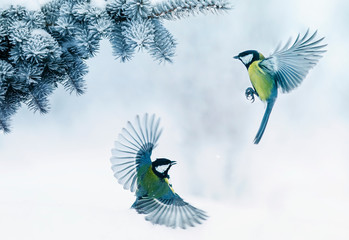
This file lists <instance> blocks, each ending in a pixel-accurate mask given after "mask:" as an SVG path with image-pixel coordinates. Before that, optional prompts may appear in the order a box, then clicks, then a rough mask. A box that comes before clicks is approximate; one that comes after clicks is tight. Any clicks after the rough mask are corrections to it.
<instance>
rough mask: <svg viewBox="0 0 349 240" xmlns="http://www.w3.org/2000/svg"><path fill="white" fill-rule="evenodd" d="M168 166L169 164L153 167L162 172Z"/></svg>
mask: <svg viewBox="0 0 349 240" xmlns="http://www.w3.org/2000/svg"><path fill="white" fill-rule="evenodd" d="M169 166H170V165H169V164H166V165H159V166H157V167H155V170H156V171H158V172H159V173H164V172H165V171H166V170H167V168H168V167H169Z"/></svg>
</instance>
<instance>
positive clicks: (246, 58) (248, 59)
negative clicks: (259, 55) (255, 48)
mask: <svg viewBox="0 0 349 240" xmlns="http://www.w3.org/2000/svg"><path fill="white" fill-rule="evenodd" d="M252 58H253V54H248V55H246V56H243V57H240V59H241V61H242V62H243V63H244V64H249V63H250V62H251V61H252Z"/></svg>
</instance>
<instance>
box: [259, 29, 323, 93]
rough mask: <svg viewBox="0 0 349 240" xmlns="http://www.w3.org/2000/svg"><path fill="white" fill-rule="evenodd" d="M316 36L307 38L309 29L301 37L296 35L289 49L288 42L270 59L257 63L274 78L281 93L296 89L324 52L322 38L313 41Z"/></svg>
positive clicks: (314, 34)
mask: <svg viewBox="0 0 349 240" xmlns="http://www.w3.org/2000/svg"><path fill="white" fill-rule="evenodd" d="M316 34H317V31H315V32H314V33H313V34H312V35H311V36H309V29H308V30H307V32H306V33H305V34H304V36H303V37H300V35H299V34H298V36H297V38H296V40H295V41H294V43H293V44H292V46H291V47H289V43H290V41H288V43H287V44H286V45H285V46H284V47H283V48H281V49H280V50H279V47H278V48H277V50H276V51H275V52H274V53H273V54H272V55H271V56H270V57H268V58H266V59H264V60H262V61H261V62H260V63H259V66H260V67H261V68H262V69H263V70H266V71H268V72H269V73H270V74H272V75H273V76H274V78H275V80H276V82H277V84H278V86H279V87H281V89H282V91H283V92H290V91H291V90H293V89H294V88H296V87H297V86H298V85H299V84H300V83H301V82H302V81H303V79H304V78H305V77H306V75H307V74H308V72H309V70H310V69H311V68H313V67H314V66H315V65H316V63H317V62H318V61H319V59H320V58H321V57H322V54H323V53H324V52H326V50H323V48H324V47H325V46H327V44H323V45H321V44H320V42H321V41H322V40H323V39H324V37H323V38H320V39H318V40H315V37H316Z"/></svg>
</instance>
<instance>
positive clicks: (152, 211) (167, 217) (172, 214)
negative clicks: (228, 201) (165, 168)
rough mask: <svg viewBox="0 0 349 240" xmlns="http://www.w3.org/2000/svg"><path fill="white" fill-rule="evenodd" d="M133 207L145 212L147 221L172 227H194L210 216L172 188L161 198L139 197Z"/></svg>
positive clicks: (142, 212) (139, 211) (141, 212)
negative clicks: (186, 200)
mask: <svg viewBox="0 0 349 240" xmlns="http://www.w3.org/2000/svg"><path fill="white" fill-rule="evenodd" d="M132 207H133V208H135V209H136V211H137V212H138V213H140V214H145V215H146V217H145V219H146V220H147V221H150V222H151V223H153V224H159V225H165V226H167V227H172V228H176V227H180V228H183V229H185V228H187V227H188V226H191V227H193V226H195V224H201V222H202V221H203V220H206V219H207V217H208V216H207V215H206V213H205V212H204V211H203V210H200V209H198V208H195V207H193V206H192V205H190V204H189V203H187V202H185V201H184V200H183V199H182V198H181V197H180V196H178V194H176V193H174V192H173V191H172V190H170V189H169V192H168V194H166V195H165V196H162V197H160V198H153V197H139V198H138V199H137V200H136V202H135V203H134V204H133V206H132Z"/></svg>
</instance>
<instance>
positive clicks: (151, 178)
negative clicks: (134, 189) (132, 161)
mask: <svg viewBox="0 0 349 240" xmlns="http://www.w3.org/2000/svg"><path fill="white" fill-rule="evenodd" d="M139 184H140V185H141V187H142V188H143V189H144V190H145V191H146V192H147V195H148V196H152V197H159V196H163V195H165V194H166V193H167V192H168V191H169V187H170V186H169V182H168V179H167V178H164V179H161V178H159V177H158V176H156V174H155V173H154V172H153V169H152V167H151V166H150V167H149V168H148V170H147V171H146V173H145V174H144V176H143V177H142V178H141V179H140V182H139ZM170 189H171V190H172V191H173V189H172V188H171V187H170Z"/></svg>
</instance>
